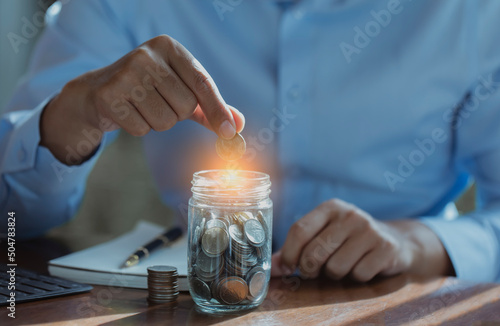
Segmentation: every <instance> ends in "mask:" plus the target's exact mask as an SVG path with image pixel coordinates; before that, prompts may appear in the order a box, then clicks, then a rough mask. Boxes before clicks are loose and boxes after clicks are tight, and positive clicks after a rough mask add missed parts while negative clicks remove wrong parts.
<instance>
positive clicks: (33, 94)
mask: <svg viewBox="0 0 500 326" xmlns="http://www.w3.org/2000/svg"><path fill="white" fill-rule="evenodd" d="M59 9H60V7H59V4H57V3H56V5H54V6H52V7H51V8H50V9H49V11H48V14H47V17H46V26H45V30H44V32H43V33H42V34H41V35H40V38H39V40H38V43H37V45H36V47H35V50H34V53H33V57H32V59H31V62H30V66H29V69H28V72H27V73H26V76H25V77H24V79H23V80H24V81H23V83H22V84H20V86H19V87H18V89H17V91H16V93H15V94H14V97H13V99H12V100H11V102H10V104H9V105H8V106H7V108H6V111H5V112H4V113H3V115H2V116H1V117H0V176H1V178H0V214H1V217H0V221H1V226H0V232H2V233H4V232H5V230H6V227H7V223H6V221H7V220H6V218H7V212H10V211H14V212H15V213H16V231H17V234H16V236H17V237H18V238H23V237H24V238H25V237H32V236H37V235H40V234H42V233H44V232H45V231H47V230H48V229H50V228H51V227H53V226H56V225H60V224H62V223H64V222H65V221H67V220H68V219H70V218H71V217H72V216H73V215H74V213H75V211H76V210H77V208H78V207H79V204H80V202H81V198H82V195H83V192H84V188H85V181H86V179H87V176H88V174H89V173H90V171H91V169H92V167H93V165H94V164H95V161H96V159H97V158H98V156H99V154H100V152H101V151H102V149H103V148H104V146H105V145H106V144H107V143H109V142H110V141H111V140H112V139H114V138H115V136H116V132H115V133H109V134H107V135H105V136H104V139H103V141H102V143H103V144H102V145H101V146H100V147H99V149H98V150H97V152H96V153H95V154H94V156H93V157H92V158H90V159H89V160H88V161H86V162H85V163H83V164H81V165H77V166H73V167H69V166H67V165H66V164H63V163H61V162H60V161H59V160H58V159H57V158H56V157H54V155H53V153H52V152H51V151H50V150H49V149H48V148H46V147H44V146H40V144H39V143H40V139H41V137H40V134H41V132H40V121H41V116H42V113H43V111H44V109H45V107H46V105H47V103H49V101H50V100H51V99H52V98H53V97H54V96H55V95H57V94H58V93H59V92H60V91H61V89H62V88H63V86H64V85H65V84H66V83H67V82H68V81H69V80H71V79H73V78H75V77H77V76H79V75H81V74H83V73H84V72H86V71H88V70H91V69H95V68H99V67H102V66H105V65H107V64H109V63H111V62H113V61H114V60H117V59H118V58H119V57H120V56H122V55H123V54H124V53H126V52H128V51H130V50H131V49H132V48H133V44H132V43H131V42H130V40H129V39H128V38H127V36H126V33H125V32H124V31H123V30H121V29H120V23H119V22H118V21H117V20H116V16H115V15H111V13H110V10H109V8H107V7H105V5H104V2H100V1H85V2H83V1H71V2H68V3H67V4H66V5H64V6H62V10H60V11H59ZM89 22H91V23H89ZM68 154H69V156H75V157H76V154H75V153H68Z"/></svg>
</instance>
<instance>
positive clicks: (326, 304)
mask: <svg viewBox="0 0 500 326" xmlns="http://www.w3.org/2000/svg"><path fill="white" fill-rule="evenodd" d="M0 250H2V252H6V251H4V250H5V247H4V245H0ZM17 253H18V264H19V267H23V268H30V269H33V270H37V271H41V272H46V268H47V265H46V262H47V260H49V259H51V258H54V257H57V256H60V255H62V254H65V253H66V251H65V250H64V247H61V246H59V245H58V244H57V243H54V242H51V241H49V240H47V239H40V240H35V241H30V242H27V243H22V244H21V243H18V245H17ZM2 256H3V255H2ZM2 259H3V257H2ZM3 262H4V261H3ZM146 296H147V291H146V290H136V289H127V288H114V287H106V286H95V287H94V290H93V291H92V292H90V293H86V294H79V295H74V296H67V297H61V298H55V299H48V300H43V301H38V302H31V303H25V304H18V305H17V307H16V316H17V318H16V320H15V321H13V320H12V319H10V318H8V317H7V313H6V310H4V309H1V310H0V311H2V313H1V314H0V325H31V324H46V325H156V324H158V325H213V324H221V325H306V326H312V325H434V324H444V325H500V284H475V283H470V282H465V281H461V280H457V279H455V278H424V277H418V276H414V275H399V276H396V277H392V278H385V279H377V280H375V281H372V282H370V283H367V284H356V283H354V282H350V281H343V282H334V281H330V280H328V279H326V278H322V279H316V280H303V279H300V278H299V277H287V278H276V279H272V281H271V285H270V289H269V294H268V296H267V298H266V300H265V301H264V303H263V304H262V305H261V306H260V307H259V308H257V309H255V310H252V311H247V312H243V313H239V314H231V315H206V314H204V313H202V312H199V311H198V310H197V308H196V306H195V304H194V302H193V301H192V300H191V298H190V296H189V295H188V294H187V293H183V294H181V295H180V296H179V300H178V303H177V305H175V306H166V305H156V306H149V305H148V303H147V302H146Z"/></svg>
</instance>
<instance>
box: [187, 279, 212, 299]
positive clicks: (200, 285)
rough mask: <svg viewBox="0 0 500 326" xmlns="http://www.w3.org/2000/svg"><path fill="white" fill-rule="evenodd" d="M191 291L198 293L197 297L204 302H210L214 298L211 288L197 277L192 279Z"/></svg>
mask: <svg viewBox="0 0 500 326" xmlns="http://www.w3.org/2000/svg"><path fill="white" fill-rule="evenodd" d="M191 289H192V290H193V291H194V293H196V295H197V296H199V297H200V298H202V299H204V300H207V301H208V300H210V299H211V298H212V295H211V292H210V287H209V286H208V285H207V283H205V282H203V281H202V280H200V279H199V278H197V277H193V278H192V279H191Z"/></svg>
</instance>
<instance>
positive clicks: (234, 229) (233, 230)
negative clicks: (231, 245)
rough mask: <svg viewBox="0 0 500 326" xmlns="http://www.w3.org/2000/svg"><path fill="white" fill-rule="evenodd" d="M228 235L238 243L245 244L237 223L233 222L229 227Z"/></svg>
mask: <svg viewBox="0 0 500 326" xmlns="http://www.w3.org/2000/svg"><path fill="white" fill-rule="evenodd" d="M229 236H230V237H231V240H233V241H235V242H236V243H237V244H238V245H240V246H246V245H247V243H246V241H245V238H244V237H243V232H242V231H241V227H240V226H239V225H237V224H233V225H231V226H230V227H229Z"/></svg>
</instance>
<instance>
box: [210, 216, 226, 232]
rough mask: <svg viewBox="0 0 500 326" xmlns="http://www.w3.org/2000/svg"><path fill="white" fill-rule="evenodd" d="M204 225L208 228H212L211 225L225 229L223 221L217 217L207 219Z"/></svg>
mask: <svg viewBox="0 0 500 326" xmlns="http://www.w3.org/2000/svg"><path fill="white" fill-rule="evenodd" d="M206 227H207V229H210V228H213V227H219V228H222V229H225V230H227V225H226V223H224V222H223V221H222V220H220V219H217V218H214V219H211V220H208V221H207V223H206Z"/></svg>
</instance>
